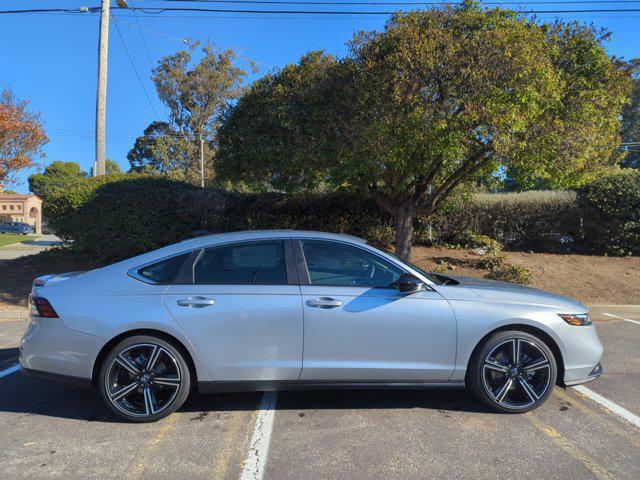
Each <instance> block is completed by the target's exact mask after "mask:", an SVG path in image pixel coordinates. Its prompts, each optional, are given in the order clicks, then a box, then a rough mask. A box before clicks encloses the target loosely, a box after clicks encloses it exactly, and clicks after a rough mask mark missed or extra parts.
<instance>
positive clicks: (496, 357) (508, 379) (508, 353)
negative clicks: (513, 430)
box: [468, 330, 557, 413]
mask: <svg viewBox="0 0 640 480" xmlns="http://www.w3.org/2000/svg"><path fill="white" fill-rule="evenodd" d="M469 368H470V370H469V376H468V382H469V386H470V388H471V390H472V391H473V392H474V393H475V394H476V396H477V397H478V398H479V399H480V400H482V401H483V402H484V403H485V404H486V405H488V406H489V407H491V408H493V409H494V410H498V411H500V412H509V413H523V412H528V411H530V410H534V409H536V408H538V407H539V406H540V405H542V404H543V403H544V402H545V400H546V399H547V398H548V397H549V395H550V394H551V391H552V390H553V386H554V385H555V383H556V376H557V366H556V361H555V358H554V356H553V352H552V351H551V349H549V347H548V346H547V344H546V343H545V342H543V341H542V340H541V339H540V338H538V337H536V336H535V335H531V334H529V333H526V332H521V331H515V330H514V331H503V332H497V333H496V334H494V335H492V336H491V337H489V338H488V339H487V340H486V341H485V342H484V344H483V345H482V346H481V347H480V348H479V349H478V350H477V351H476V353H475V354H474V356H473V358H472V360H471V362H470V365H469Z"/></svg>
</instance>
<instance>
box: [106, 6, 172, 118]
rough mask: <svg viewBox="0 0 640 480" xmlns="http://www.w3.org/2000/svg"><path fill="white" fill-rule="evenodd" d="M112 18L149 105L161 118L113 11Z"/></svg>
mask: <svg viewBox="0 0 640 480" xmlns="http://www.w3.org/2000/svg"><path fill="white" fill-rule="evenodd" d="M111 20H113V25H114V26H115V27H116V31H117V32H118V36H119V37H120V40H121V41H122V46H123V47H124V51H125V52H126V53H127V57H129V62H130V63H131V67H132V68H133V71H134V72H135V74H136V77H137V78H138V82H139V83H140V86H141V87H142V91H143V92H144V95H145V97H147V101H148V102H149V105H150V106H151V110H153V113H154V115H155V116H156V118H157V119H158V120H159V119H160V117H159V116H158V112H156V108H155V107H154V106H153V102H152V101H151V98H150V97H149V94H148V93H147V89H146V88H145V86H144V83H143V82H142V79H141V78H140V74H139V73H138V69H137V68H136V65H135V63H133V58H132V57H131V54H130V53H129V49H128V48H127V44H126V43H125V41H124V37H123V36H122V32H121V31H120V27H119V26H118V22H116V17H115V16H114V15H113V12H112V13H111Z"/></svg>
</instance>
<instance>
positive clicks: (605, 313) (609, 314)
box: [602, 312, 640, 325]
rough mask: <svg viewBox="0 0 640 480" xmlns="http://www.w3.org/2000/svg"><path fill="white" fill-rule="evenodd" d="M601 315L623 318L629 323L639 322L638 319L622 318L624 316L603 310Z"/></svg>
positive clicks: (639, 323) (638, 323)
mask: <svg viewBox="0 0 640 480" xmlns="http://www.w3.org/2000/svg"><path fill="white" fill-rule="evenodd" d="M602 315H605V316H607V317H611V318H619V319H620V320H624V321H625V322H630V323H635V324H637V325H640V322H639V321H638V320H631V319H630V318H624V317H621V316H619V315H614V314H613V313H607V312H604V313H603V314H602Z"/></svg>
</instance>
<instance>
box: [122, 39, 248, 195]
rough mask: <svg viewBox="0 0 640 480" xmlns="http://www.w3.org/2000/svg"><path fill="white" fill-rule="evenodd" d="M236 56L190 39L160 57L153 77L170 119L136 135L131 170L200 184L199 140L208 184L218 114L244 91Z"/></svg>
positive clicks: (210, 178)
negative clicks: (177, 48)
mask: <svg viewBox="0 0 640 480" xmlns="http://www.w3.org/2000/svg"><path fill="white" fill-rule="evenodd" d="M196 51H197V52H198V53H199V54H200V58H199V60H196V59H195V58H194V57H195V56H196ZM236 58H237V56H236V54H235V52H233V50H224V51H222V50H218V49H215V48H214V47H213V46H212V45H211V44H209V43H207V44H205V45H203V46H200V44H199V43H193V44H192V45H191V46H190V47H189V49H187V50H181V51H179V52H177V53H175V54H174V55H169V56H166V57H164V58H162V59H160V61H159V62H158V65H157V66H156V67H155V68H154V69H153V71H152V79H153V82H154V84H155V86H156V91H157V93H158V96H159V97H160V100H161V101H162V103H164V105H165V106H166V107H167V108H168V109H169V119H168V121H154V122H153V123H151V124H150V125H149V126H148V127H147V128H146V129H145V131H144V135H142V136H140V137H138V138H137V139H136V142H135V145H134V147H133V149H132V150H131V151H130V152H129V154H128V155H127V158H128V159H129V163H130V164H131V169H132V170H133V171H139V172H141V171H144V172H154V173H163V174H167V175H168V176H170V177H172V178H175V179H180V180H186V181H190V182H192V183H199V179H200V163H199V162H200V148H201V145H202V150H203V156H204V163H205V177H206V181H207V183H211V181H212V180H213V162H214V157H215V152H216V149H217V137H216V133H217V128H218V125H219V119H220V115H221V113H222V111H223V110H224V109H225V108H226V107H227V105H228V104H229V102H231V101H233V100H235V99H237V98H238V96H239V95H240V94H241V93H242V92H243V86H242V83H243V81H244V78H245V76H246V74H247V73H246V72H245V71H244V70H243V69H241V68H238V67H237V66H236V65H235V60H236ZM201 140H202V144H201Z"/></svg>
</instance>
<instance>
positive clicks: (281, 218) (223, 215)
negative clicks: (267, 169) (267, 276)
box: [45, 174, 393, 261]
mask: <svg viewBox="0 0 640 480" xmlns="http://www.w3.org/2000/svg"><path fill="white" fill-rule="evenodd" d="M45 215H46V217H47V219H48V221H49V224H50V226H51V227H52V229H53V230H54V231H55V232H56V233H57V234H58V235H59V236H60V237H62V238H63V239H64V240H66V241H68V242H70V243H71V245H72V247H73V249H74V250H76V251H77V252H82V253H87V254H90V255H92V256H94V257H95V258H97V259H99V260H102V261H115V260H119V259H122V258H127V257H130V256H133V255H137V254H140V253H143V252H146V251H149V250H153V249H155V248H159V247H162V246H164V245H168V244H170V243H174V242H178V241H180V240H184V239H185V238H189V237H191V236H192V235H193V232H194V231H196V230H208V231H211V232H214V233H218V232H228V231H237V230H256V229H274V228H291V229H301V230H322V231H329V232H336V233H349V234H352V235H357V236H361V237H365V238H367V239H369V240H370V241H372V242H373V243H377V244H388V243H389V242H391V241H392V239H393V228H392V221H391V218H390V217H389V215H386V214H385V213H384V212H383V211H382V210H381V209H380V208H379V207H378V206H377V205H376V204H375V203H374V202H372V201H370V200H367V199H365V198H363V197H362V196H358V195H355V194H346V193H333V194H325V195H321V194H300V195H294V196H291V195H285V194H280V193H266V194H259V195H258V194H238V193H230V192H225V191H218V190H211V189H205V190H203V189H199V188H196V187H193V186H192V185H190V184H187V183H183V182H179V181H174V180H169V179H166V178H164V177H159V176H153V175H139V174H122V175H111V176H102V177H95V178H88V179H84V180H81V181H79V182H77V183H75V184H74V185H73V186H71V187H70V188H68V189H65V190H64V191H59V192H57V193H56V194H55V195H53V196H52V198H51V199H50V201H49V202H48V203H47V204H46V205H45Z"/></svg>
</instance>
